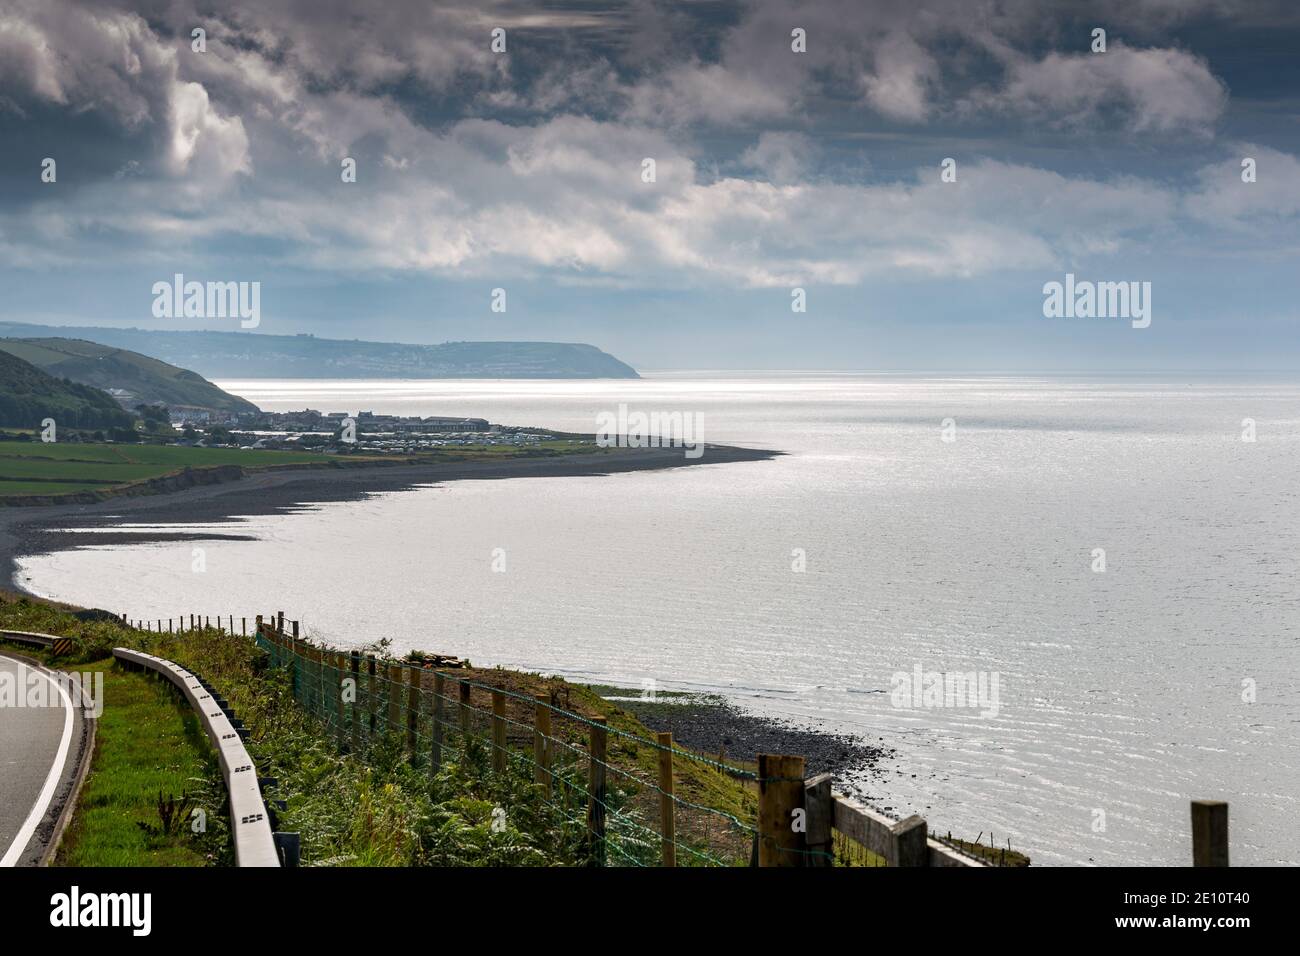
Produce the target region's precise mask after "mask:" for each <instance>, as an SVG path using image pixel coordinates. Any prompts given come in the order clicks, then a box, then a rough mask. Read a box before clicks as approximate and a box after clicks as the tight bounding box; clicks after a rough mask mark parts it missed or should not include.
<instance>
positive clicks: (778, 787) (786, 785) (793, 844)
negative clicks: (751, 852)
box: [758, 754, 804, 866]
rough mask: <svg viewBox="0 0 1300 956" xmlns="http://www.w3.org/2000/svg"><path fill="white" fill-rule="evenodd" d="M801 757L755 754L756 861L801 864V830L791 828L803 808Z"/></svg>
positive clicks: (762, 863)
mask: <svg viewBox="0 0 1300 956" xmlns="http://www.w3.org/2000/svg"><path fill="white" fill-rule="evenodd" d="M803 770H804V759H803V757H792V756H787V755H784V754H759V755H758V865H759V866H803V862H804V859H803V849H804V839H803V836H804V835H803V834H802V833H799V832H797V831H796V830H795V828H794V820H795V811H796V810H801V809H803V797H804V794H803Z"/></svg>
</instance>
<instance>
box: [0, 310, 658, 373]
mask: <svg viewBox="0 0 1300 956" xmlns="http://www.w3.org/2000/svg"><path fill="white" fill-rule="evenodd" d="M0 336H8V337H9V338H10V341H13V339H15V338H17V339H22V340H24V341H31V340H33V339H48V338H49V337H50V336H72V337H74V338H76V339H88V340H90V341H91V342H98V343H102V344H103V345H105V346H113V347H114V348H122V349H133V350H135V351H136V352H143V353H144V354H146V355H156V356H158V358H160V359H162V360H164V361H166V362H171V363H172V364H173V365H179V366H182V367H184V368H190V369H195V370H196V371H198V372H200V373H201V374H203V375H207V376H209V377H212V378H639V377H640V376H638V375H637V373H636V370H635V369H633V368H632V367H631V366H630V365H627V364H626V363H624V362H621V361H619V360H618V359H616V358H615V357H614V356H612V355H610V354H608V353H607V352H602V351H601V350H600V349H598V348H596V347H595V346H594V345H584V344H581V343H577V342H443V343H442V344H441V345H414V344H406V343H401V342H366V341H360V340H357V339H351V340H347V341H344V340H342V339H323V338H316V337H315V336H314V335H268V334H263V333H261V332H212V331H203V330H195V331H169V330H164V329H115V328H95V327H93V326H77V327H73V326H53V325H29V324H27V323H23V322H4V321H0ZM64 341H66V340H64ZM0 342H3V340H2V339H0ZM5 347H6V348H7V347H8V346H7V345H6V346H5ZM24 357H26V356H24ZM31 361H36V360H35V359H32V360H31ZM36 364H38V365H40V364H41V363H40V362H36ZM42 367H44V366H42ZM91 384H98V383H97V382H92V383H91ZM112 387H117V386H112Z"/></svg>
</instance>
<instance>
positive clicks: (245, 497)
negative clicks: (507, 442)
mask: <svg viewBox="0 0 1300 956" xmlns="http://www.w3.org/2000/svg"><path fill="white" fill-rule="evenodd" d="M781 454H783V453H782V452H779V451H771V450H767V449H760V448H739V447H735V446H730V445H707V446H706V448H705V453H704V455H703V456H702V457H701V458H698V459H690V458H686V457H685V456H684V455H683V454H682V450H681V449H680V448H621V449H611V450H606V451H604V452H598V453H597V452H593V453H592V454H573V455H565V456H560V457H553V458H511V459H505V460H502V461H493V462H433V463H427V464H418V465H367V466H358V467H350V468H323V469H312V468H295V467H284V468H278V469H276V470H274V471H268V472H255V473H252V474H246V475H243V476H242V477H241V476H240V475H235V474H233V473H232V474H231V475H230V476H229V478H230V479H231V480H229V481H226V482H221V483H212V484H202V485H196V486H191V487H186V488H180V489H176V490H165V489H160V491H159V493H157V494H151V495H142V496H136V497H130V498H110V499H107V500H104V501H98V502H91V503H79V504H53V505H34V506H30V507H23V508H0V574H3V576H4V581H6V582H8V584H9V587H11V588H13V589H15V590H24V589H23V588H22V587H21V585H20V584H19V583H18V582H17V581H16V580H15V572H16V570H17V565H16V560H17V558H19V557H25V556H27V555H32V554H47V553H51V552H54V551H59V550H62V549H64V548H70V547H80V546H85V545H92V544H107V543H119V542H123V541H131V542H136V543H139V542H148V541H177V540H204V539H207V540H211V539H214V538H221V537H227V538H229V537H236V538H239V537H243V536H242V535H238V534H232V535H222V534H220V533H205V534H201V535H194V534H184V533H169V532H165V531H160V532H156V533H153V534H150V535H140V534H122V533H119V532H115V531H113V525H115V524H117V523H118V522H119V521H120V520H122V518H123V517H125V516H129V517H130V520H131V521H132V522H142V523H150V524H171V523H182V522H183V523H187V524H188V523H193V522H203V523H220V522H224V521H232V520H233V519H234V518H235V517H237V516H252V515H265V514H278V513H283V512H286V511H290V510H292V509H294V508H298V507H301V506H303V505H308V504H317V503H322V502H332V501H356V500H359V499H362V498H364V497H366V496H367V495H370V494H375V493H379V492H388V491H404V490H406V489H409V488H412V487H415V486H416V485H423V484H430V483H438V482H444V481H461V480H467V479H469V480H493V479H501V478H528V477H533V478H554V477H571V476H572V477H578V476H600V475H613V474H618V473H620V472H630V471H655V470H660V469H665V468H680V467H686V466H690V467H698V466H700V465H718V464H731V463H739V462H747V461H766V460H769V459H772V458H775V457H777V456H779V455H781ZM69 521H76V522H77V523H78V524H80V525H83V526H86V525H89V526H99V527H102V528H103V530H102V531H100V530H95V531H89V532H86V533H79V534H77V535H75V536H71V535H65V534H60V533H59V532H58V529H59V528H60V527H62V526H63V525H65V524H67V523H68V522H69ZM234 527H235V526H234V525H232V530H233V529H234ZM73 539H75V540H73Z"/></svg>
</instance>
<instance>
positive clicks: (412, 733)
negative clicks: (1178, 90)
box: [406, 667, 424, 756]
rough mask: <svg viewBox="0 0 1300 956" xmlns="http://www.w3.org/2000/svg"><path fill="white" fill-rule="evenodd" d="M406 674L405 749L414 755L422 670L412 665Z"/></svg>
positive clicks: (418, 738)
mask: <svg viewBox="0 0 1300 956" xmlns="http://www.w3.org/2000/svg"><path fill="white" fill-rule="evenodd" d="M406 676H407V678H408V680H409V683H410V687H409V688H408V689H407V691H406V749H407V751H408V752H409V753H410V754H411V756H415V754H416V753H417V752H418V751H417V748H418V746H419V740H420V684H421V678H422V677H423V676H424V670H423V669H422V668H419V667H412V668H411V669H410V670H408V671H407V672H406Z"/></svg>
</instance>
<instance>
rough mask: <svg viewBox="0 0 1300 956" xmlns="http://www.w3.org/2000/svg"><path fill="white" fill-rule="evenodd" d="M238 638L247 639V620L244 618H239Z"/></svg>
mask: <svg viewBox="0 0 1300 956" xmlns="http://www.w3.org/2000/svg"><path fill="white" fill-rule="evenodd" d="M232 626H233V625H232ZM239 636H240V637H248V618H246V617H241V618H240V619H239Z"/></svg>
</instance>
